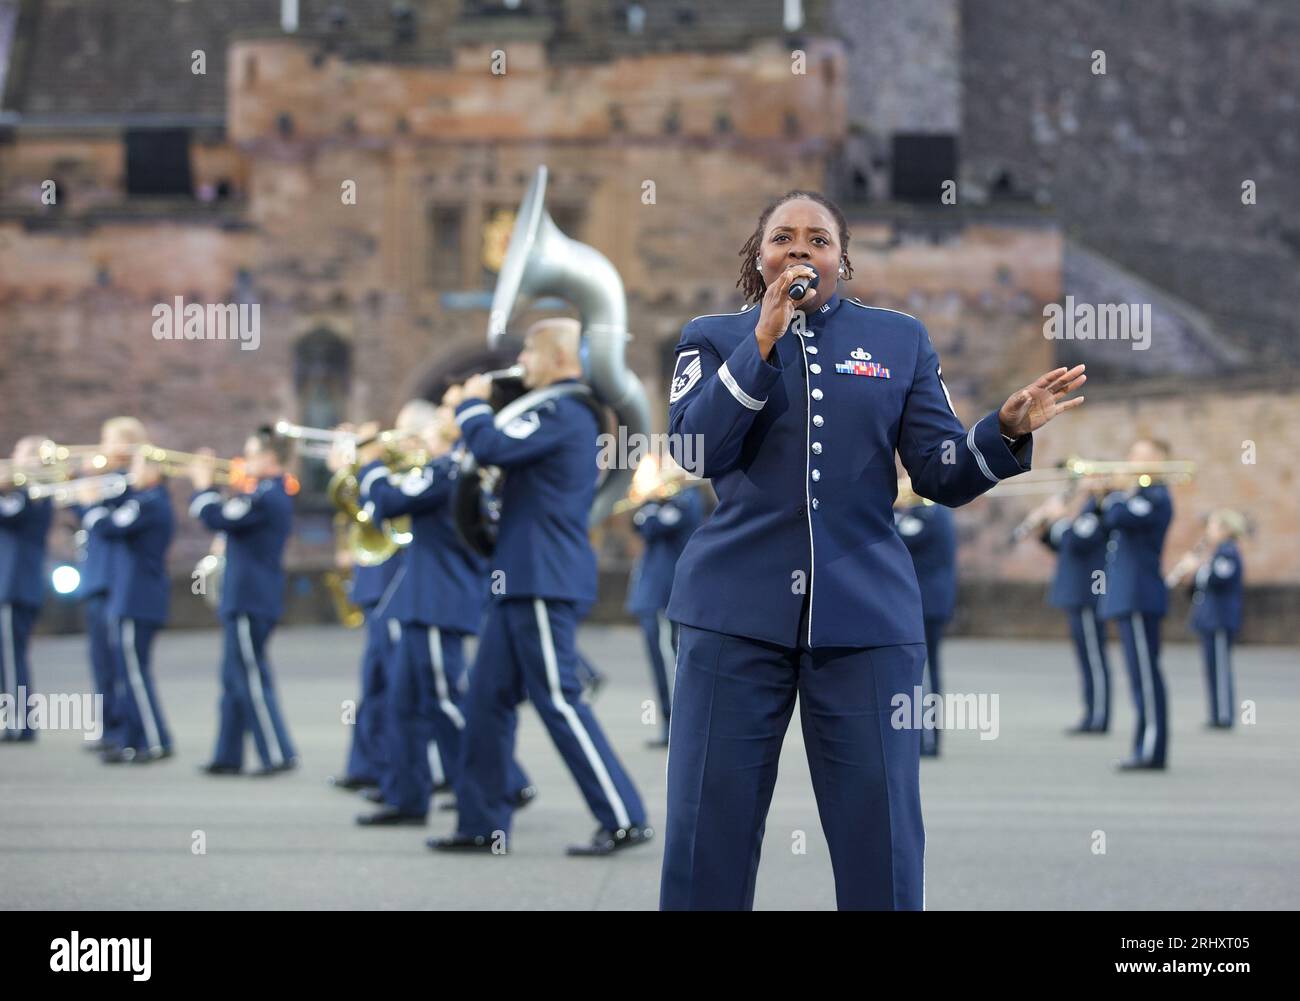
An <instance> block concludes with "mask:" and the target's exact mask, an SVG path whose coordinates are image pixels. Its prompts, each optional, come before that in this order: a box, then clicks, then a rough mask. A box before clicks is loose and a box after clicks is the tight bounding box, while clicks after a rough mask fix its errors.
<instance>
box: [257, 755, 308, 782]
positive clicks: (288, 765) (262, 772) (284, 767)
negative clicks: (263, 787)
mask: <svg viewBox="0 0 1300 1001" xmlns="http://www.w3.org/2000/svg"><path fill="white" fill-rule="evenodd" d="M297 767H298V759H297V758H290V759H289V760H288V761H281V762H280V763H279V764H278V765H267V766H265V767H264V768H258V769H255V770H254V771H251V772H249V773H248V774H249V775H253V776H255V777H257V778H266V777H267V776H269V775H279V774H281V773H283V772H291V771H293V770H294V769H295V768H297Z"/></svg>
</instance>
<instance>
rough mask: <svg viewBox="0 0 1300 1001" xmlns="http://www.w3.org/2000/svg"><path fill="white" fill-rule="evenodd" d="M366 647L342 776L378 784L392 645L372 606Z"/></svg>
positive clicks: (382, 763)
mask: <svg viewBox="0 0 1300 1001" xmlns="http://www.w3.org/2000/svg"><path fill="white" fill-rule="evenodd" d="M365 614H366V626H365V629H366V645H365V649H364V650H363V651H362V653H361V699H360V701H359V702H358V703H357V717H356V723H355V725H354V726H353V727H352V746H351V748H350V749H349V751H348V763H347V768H346V770H345V772H344V774H345V775H346V776H347V777H348V778H349V779H353V780H356V781H361V782H378V781H379V780H380V778H381V777H382V776H383V774H384V771H385V762H386V760H387V754H388V749H387V747H386V745H385V742H384V714H385V706H384V675H385V670H386V669H385V666H384V664H385V661H386V659H387V657H388V656H389V652H390V650H391V648H392V643H391V642H390V640H389V638H388V624H387V623H386V622H385V621H384V618H383V616H382V615H375V614H374V606H370V607H368V608H366V609H365Z"/></svg>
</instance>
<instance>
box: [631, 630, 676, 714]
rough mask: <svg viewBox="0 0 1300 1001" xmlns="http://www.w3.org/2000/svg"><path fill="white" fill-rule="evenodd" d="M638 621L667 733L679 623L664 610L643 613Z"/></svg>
mask: <svg viewBox="0 0 1300 1001" xmlns="http://www.w3.org/2000/svg"><path fill="white" fill-rule="evenodd" d="M637 618H638V619H639V620H640V622H641V633H642V635H643V636H644V637H645V652H646V657H647V658H648V659H649V661H650V672H651V674H653V675H654V683H655V693H656V694H657V695H658V696H659V718H660V720H661V723H662V726H663V729H664V732H665V733H667V732H668V717H669V715H670V714H671V712H672V703H673V696H672V688H671V687H670V684H669V681H668V665H669V664H672V663H673V662H675V661H676V660H677V623H675V622H670V621H669V620H668V617H667V616H666V615H664V613H663V611H662V610H660V611H657V612H642V613H641V614H640V615H638V616H637Z"/></svg>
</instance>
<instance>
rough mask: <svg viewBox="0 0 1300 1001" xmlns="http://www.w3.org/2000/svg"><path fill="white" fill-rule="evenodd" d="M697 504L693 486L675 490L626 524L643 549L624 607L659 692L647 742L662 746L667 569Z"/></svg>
mask: <svg viewBox="0 0 1300 1001" xmlns="http://www.w3.org/2000/svg"><path fill="white" fill-rule="evenodd" d="M702 517H703V505H702V504H701V502H700V492H699V490H691V489H688V490H681V491H679V492H678V493H676V494H674V495H673V496H671V497H669V498H667V499H665V500H663V501H649V502H647V503H645V504H642V505H641V506H640V507H639V508H637V510H636V513H635V514H633V515H632V525H633V526H634V527H635V528H636V531H637V534H638V535H640V536H641V538H642V539H643V540H644V542H645V552H644V553H643V554H642V556H641V559H640V560H639V561H638V562H637V564H636V566H635V567H633V569H632V582H631V586H630V587H629V588H628V596H627V610H628V611H629V612H631V613H632V614H633V615H635V616H636V617H637V620H638V621H639V622H640V623H641V632H642V634H643V635H644V636H645V646H646V655H647V656H648V658H649V660H650V670H651V671H652V672H653V674H654V683H655V691H656V692H657V693H658V696H659V706H660V712H659V720H660V726H661V727H662V732H661V734H660V736H659V738H658V739H657V740H652V741H648V744H649V746H651V747H667V746H668V718H669V714H670V712H671V708H672V694H671V688H670V687H669V682H668V666H669V665H670V664H672V663H674V662H675V661H676V660H677V626H676V625H675V624H673V623H672V622H670V621H669V620H668V615H667V612H666V610H667V608H668V596H669V594H671V593H672V589H673V572H674V571H675V570H676V569H677V559H678V557H679V556H681V554H682V550H683V549H684V548H685V547H686V541H687V540H688V539H689V538H690V537H691V533H692V532H694V531H695V530H696V529H697V528H699V526H700V520H701V518H702Z"/></svg>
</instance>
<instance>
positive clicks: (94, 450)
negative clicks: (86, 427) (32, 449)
mask: <svg viewBox="0 0 1300 1001" xmlns="http://www.w3.org/2000/svg"><path fill="white" fill-rule="evenodd" d="M108 464H109V458H108V456H107V455H106V454H105V453H104V452H103V451H102V449H101V447H100V446H99V445H60V444H58V443H57V442H54V441H50V440H48V439H47V440H45V441H43V442H41V443H40V445H38V446H37V454H36V458H35V459H30V460H28V461H26V462H14V461H13V460H12V459H0V480H7V481H9V482H11V483H12V484H13V485H14V486H16V487H22V486H27V485H29V484H35V483H54V482H59V481H61V480H70V479H73V478H74V477H76V476H77V475H78V474H79V473H81V471H82V470H83V468H84V467H85V466H86V465H89V466H91V467H92V468H94V469H107V468H108Z"/></svg>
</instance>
